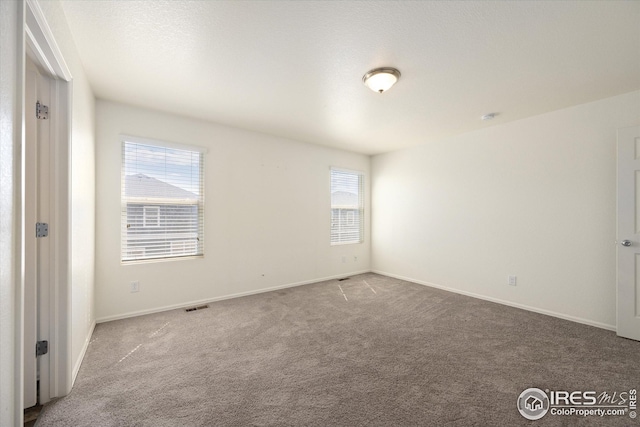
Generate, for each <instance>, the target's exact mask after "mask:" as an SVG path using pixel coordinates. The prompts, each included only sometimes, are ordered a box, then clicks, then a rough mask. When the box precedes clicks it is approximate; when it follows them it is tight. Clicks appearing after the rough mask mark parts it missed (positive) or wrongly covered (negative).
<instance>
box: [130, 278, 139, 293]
mask: <svg viewBox="0 0 640 427" xmlns="http://www.w3.org/2000/svg"><path fill="white" fill-rule="evenodd" d="M129 287H130V288H131V292H132V293H133V292H140V282H139V281H137V280H135V281H133V282H129Z"/></svg>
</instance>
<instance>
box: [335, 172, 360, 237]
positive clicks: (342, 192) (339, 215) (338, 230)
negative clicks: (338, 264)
mask: <svg viewBox="0 0 640 427" xmlns="http://www.w3.org/2000/svg"><path fill="white" fill-rule="evenodd" d="M363 241H364V175H363V174H362V172H353V171H347V170H342V169H337V168H331V244H332V245H342V244H348V243H362V242H363Z"/></svg>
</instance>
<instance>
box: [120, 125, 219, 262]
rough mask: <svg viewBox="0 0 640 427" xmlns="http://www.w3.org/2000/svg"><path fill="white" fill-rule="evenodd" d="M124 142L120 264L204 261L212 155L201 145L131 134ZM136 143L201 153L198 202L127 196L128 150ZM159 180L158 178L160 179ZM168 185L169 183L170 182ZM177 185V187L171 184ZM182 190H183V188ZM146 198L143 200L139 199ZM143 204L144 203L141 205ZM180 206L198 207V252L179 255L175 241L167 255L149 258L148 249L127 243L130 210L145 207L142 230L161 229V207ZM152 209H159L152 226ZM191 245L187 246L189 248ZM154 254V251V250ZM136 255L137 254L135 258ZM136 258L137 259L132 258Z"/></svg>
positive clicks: (170, 245) (171, 243) (121, 185)
mask: <svg viewBox="0 0 640 427" xmlns="http://www.w3.org/2000/svg"><path fill="white" fill-rule="evenodd" d="M119 140H120V154H121V163H120V167H121V182H120V203H121V206H122V207H121V213H120V215H121V231H120V238H121V242H120V263H121V264H122V265H130V264H138V263H150V262H166V261H176V260H185V259H194V258H196V259H197V258H204V255H205V246H204V240H205V239H204V236H205V224H204V222H205V187H206V185H205V164H206V162H205V155H206V154H207V152H208V149H207V148H205V147H201V146H196V145H189V144H182V143H175V142H169V141H162V140H157V139H151V138H142V137H136V136H130V135H124V134H120V135H119ZM127 143H129V144H136V145H143V146H151V147H154V148H165V149H173V150H183V151H190V152H192V153H199V158H198V162H199V166H198V172H199V174H198V178H199V179H198V185H199V194H198V196H199V197H198V198H197V199H193V200H195V201H189V202H186V200H187V199H185V200H181V199H176V200H175V201H173V203H168V202H167V201H166V200H164V201H160V202H158V200H161V199H155V200H154V199H153V197H149V198H148V199H146V198H139V197H138V198H136V197H129V198H127V197H126V196H125V183H126V153H125V149H126V148H125V147H126V144H127ZM156 179H157V178H156ZM167 184H169V183H168V182H167ZM169 185H173V184H169ZM179 188H180V187H179ZM136 199H142V200H136ZM140 201H142V202H143V203H140ZM164 204H167V205H176V206H182V205H184V206H189V205H194V206H197V209H196V215H197V218H198V221H197V223H196V227H197V230H196V232H195V233H196V238H195V240H194V243H195V245H196V253H195V254H188V255H176V254H175V253H174V251H173V250H172V249H171V248H172V247H173V243H174V242H171V241H169V242H167V244H168V247H169V250H168V251H167V252H166V253H165V254H161V255H160V256H154V257H148V256H147V255H148V247H144V246H139V247H137V246H130V245H129V244H128V242H125V241H123V240H124V239H126V235H127V233H128V230H129V227H130V223H129V220H128V210H127V209H128V207H130V205H134V206H135V205H138V206H140V205H142V206H140V207H142V224H141V225H142V229H145V228H150V229H153V228H161V223H162V221H161V216H162V208H161V206H158V205H164ZM148 208H151V209H157V222H154V223H152V224H149V223H148V222H147V215H146V210H147V209H148ZM186 245H187V243H185V247H186ZM152 252H153V251H152ZM133 254H135V255H133ZM132 256H137V257H134V258H131V257H132Z"/></svg>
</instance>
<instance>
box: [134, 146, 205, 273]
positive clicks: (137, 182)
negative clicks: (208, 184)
mask: <svg viewBox="0 0 640 427" xmlns="http://www.w3.org/2000/svg"><path fill="white" fill-rule="evenodd" d="M121 140H122V184H121V189H122V190H121V200H122V209H121V220H122V227H121V228H122V231H121V242H122V243H121V259H122V261H123V262H129V261H137V260H160V259H168V258H178V257H186V256H202V255H204V150H200V149H198V147H182V146H179V145H176V144H171V143H163V142H159V141H150V140H143V139H140V138H134V137H124V136H123V137H122V138H121Z"/></svg>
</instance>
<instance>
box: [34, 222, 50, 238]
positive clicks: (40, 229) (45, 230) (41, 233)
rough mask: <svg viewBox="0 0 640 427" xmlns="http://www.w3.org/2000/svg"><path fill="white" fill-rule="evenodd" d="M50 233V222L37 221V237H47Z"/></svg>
mask: <svg viewBox="0 0 640 427" xmlns="http://www.w3.org/2000/svg"><path fill="white" fill-rule="evenodd" d="M48 235H49V224H47V223H46V222H36V237H47V236H48Z"/></svg>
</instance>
